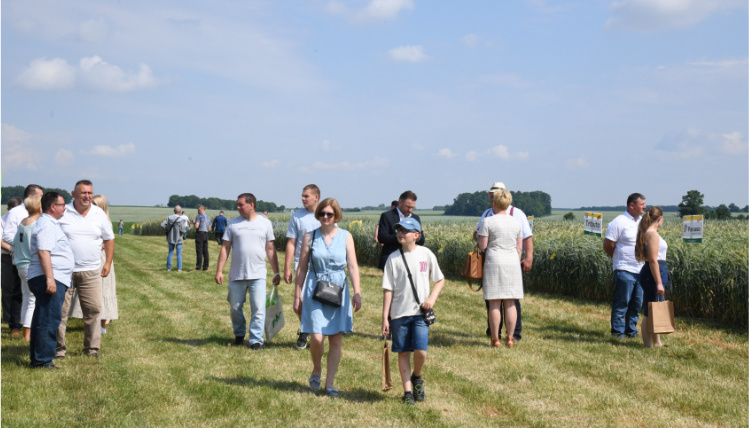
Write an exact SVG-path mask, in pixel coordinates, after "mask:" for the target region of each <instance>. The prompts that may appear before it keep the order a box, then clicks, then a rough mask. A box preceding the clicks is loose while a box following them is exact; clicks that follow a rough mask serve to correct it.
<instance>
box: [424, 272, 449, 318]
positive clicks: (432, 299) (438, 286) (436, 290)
mask: <svg viewBox="0 0 749 428" xmlns="http://www.w3.org/2000/svg"><path fill="white" fill-rule="evenodd" d="M444 285H445V278H442V279H440V280H439V281H437V282H435V283H434V287H432V293H431V294H430V295H429V298H428V299H426V300H425V301H424V303H422V304H421V307H422V308H423V309H424V310H425V311H428V310H430V309H432V308H434V304H435V303H437V297H438V296H439V295H440V291H442V286H444Z"/></svg>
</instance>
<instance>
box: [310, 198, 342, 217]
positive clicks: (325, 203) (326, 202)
mask: <svg viewBox="0 0 749 428" xmlns="http://www.w3.org/2000/svg"><path fill="white" fill-rule="evenodd" d="M325 207H331V208H333V213H334V214H335V215H334V216H333V220H334V221H335V222H336V223H338V222H339V221H341V219H342V218H343V212H342V211H341V206H340V205H338V201H336V200H335V199H333V198H325V199H323V200H322V201H321V202H320V203H319V204H317V208H316V209H315V218H320V212H322V209H323V208H325Z"/></svg>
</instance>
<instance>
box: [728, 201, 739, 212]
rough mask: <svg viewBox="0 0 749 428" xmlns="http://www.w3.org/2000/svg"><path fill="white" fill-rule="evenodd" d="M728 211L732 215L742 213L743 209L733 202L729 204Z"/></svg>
mask: <svg viewBox="0 0 749 428" xmlns="http://www.w3.org/2000/svg"><path fill="white" fill-rule="evenodd" d="M728 209H729V210H731V212H732V213H740V212H741V208H740V207H739V206H738V205H736V204H734V203H733V202H731V203H730V204H728Z"/></svg>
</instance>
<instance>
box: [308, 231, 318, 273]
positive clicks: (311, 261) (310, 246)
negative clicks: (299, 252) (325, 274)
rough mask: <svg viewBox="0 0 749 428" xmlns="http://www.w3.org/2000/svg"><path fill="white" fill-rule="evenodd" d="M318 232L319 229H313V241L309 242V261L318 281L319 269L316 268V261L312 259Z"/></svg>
mask: <svg viewBox="0 0 749 428" xmlns="http://www.w3.org/2000/svg"><path fill="white" fill-rule="evenodd" d="M316 233H317V229H315V230H313V231H312V241H310V243H309V262H310V264H311V265H312V271H313V272H314V273H315V281H317V269H315V262H314V260H312V250H313V248H312V247H314V246H315V234H316Z"/></svg>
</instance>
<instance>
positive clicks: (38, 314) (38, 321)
mask: <svg viewBox="0 0 749 428" xmlns="http://www.w3.org/2000/svg"><path fill="white" fill-rule="evenodd" d="M41 207H42V212H43V213H44V214H42V216H41V217H40V218H39V220H37V222H36V226H35V227H34V231H33V232H31V263H30V264H29V288H30V289H31V292H32V293H34V296H35V297H36V308H35V309H34V316H33V317H32V319H31V337H30V339H31V340H30V342H29V353H30V356H31V367H32V368H44V369H54V368H57V367H56V366H55V364H54V363H53V362H52V360H54V359H55V358H56V356H55V346H56V344H57V335H58V333H59V326H60V322H61V315H62V306H63V302H64V301H65V296H66V295H67V290H68V288H69V287H70V286H71V275H72V274H73V269H74V267H75V261H74V259H73V257H74V256H73V250H72V248H71V246H70V242H69V240H68V237H67V236H66V235H65V233H64V232H63V231H62V228H61V227H60V224H59V220H60V219H61V218H62V217H63V215H64V214H65V210H66V208H67V207H66V206H65V200H64V199H63V198H62V196H61V195H60V194H59V193H57V192H47V193H45V194H44V196H42V199H41ZM110 227H111V225H110Z"/></svg>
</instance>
